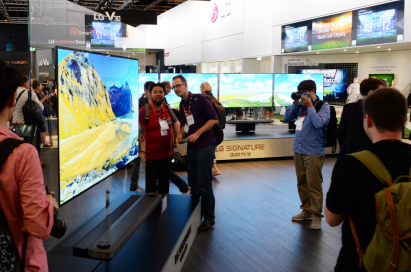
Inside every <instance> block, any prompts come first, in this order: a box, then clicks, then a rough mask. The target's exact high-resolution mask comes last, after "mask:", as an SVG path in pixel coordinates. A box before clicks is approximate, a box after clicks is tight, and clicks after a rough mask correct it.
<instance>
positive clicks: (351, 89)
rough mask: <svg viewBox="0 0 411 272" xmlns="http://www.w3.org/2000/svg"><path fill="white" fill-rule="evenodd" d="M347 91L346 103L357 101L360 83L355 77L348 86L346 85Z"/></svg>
mask: <svg viewBox="0 0 411 272" xmlns="http://www.w3.org/2000/svg"><path fill="white" fill-rule="evenodd" d="M347 93H348V98H347V104H348V103H354V102H357V101H358V98H359V96H360V84H358V78H357V77H356V78H354V82H353V83H351V84H350V86H348V88H347Z"/></svg>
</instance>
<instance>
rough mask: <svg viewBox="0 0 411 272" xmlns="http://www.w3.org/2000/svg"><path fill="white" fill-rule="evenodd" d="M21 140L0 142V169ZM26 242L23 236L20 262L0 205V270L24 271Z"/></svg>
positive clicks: (8, 139) (11, 139)
mask: <svg viewBox="0 0 411 272" xmlns="http://www.w3.org/2000/svg"><path fill="white" fill-rule="evenodd" d="M22 143H24V142H23V141H20V140H17V139H13V138H7V139H5V140H3V141H2V142H1V143H0V170H1V168H2V167H3V164H4V163H5V162H6V160H7V158H8V156H9V155H10V154H11V152H13V149H14V148H15V147H17V146H18V145H20V144H22ZM26 242H27V237H26V235H25V237H24V244H23V255H22V261H21V262H20V259H19V254H18V252H17V249H16V246H15V245H14V242H13V240H12V238H11V235H10V230H9V227H8V224H7V220H6V216H5V215H4V212H3V209H2V208H1V207H0V268H1V269H0V270H1V271H10V272H14V271H19V272H20V271H21V272H23V271H24V261H25V258H26Z"/></svg>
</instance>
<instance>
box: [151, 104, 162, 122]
mask: <svg viewBox="0 0 411 272" xmlns="http://www.w3.org/2000/svg"><path fill="white" fill-rule="evenodd" d="M150 106H151V107H152V108H153V111H154V112H155V113H156V114H157V116H158V119H159V120H160V119H161V118H160V116H159V115H158V113H157V111H156V109H155V108H154V106H153V104H152V103H150ZM161 110H162V112H163V120H166V115H165V113H164V105H163V104H161Z"/></svg>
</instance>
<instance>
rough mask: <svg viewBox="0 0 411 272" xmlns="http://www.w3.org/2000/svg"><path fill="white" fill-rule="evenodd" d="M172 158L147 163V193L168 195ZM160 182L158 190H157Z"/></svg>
mask: <svg viewBox="0 0 411 272" xmlns="http://www.w3.org/2000/svg"><path fill="white" fill-rule="evenodd" d="M170 168H171V156H170V157H167V158H165V159H160V160H149V159H147V162H146V193H152V192H158V193H159V194H162V195H164V194H168V191H169V188H170V186H169V180H170ZM157 181H158V188H157Z"/></svg>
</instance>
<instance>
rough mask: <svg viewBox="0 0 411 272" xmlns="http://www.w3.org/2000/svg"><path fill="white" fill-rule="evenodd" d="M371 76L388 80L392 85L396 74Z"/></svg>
mask: <svg viewBox="0 0 411 272" xmlns="http://www.w3.org/2000/svg"><path fill="white" fill-rule="evenodd" d="M369 76H370V77H375V78H380V79H383V80H385V81H387V82H388V85H389V86H390V87H391V86H392V81H393V80H394V74H370V75H369Z"/></svg>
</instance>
